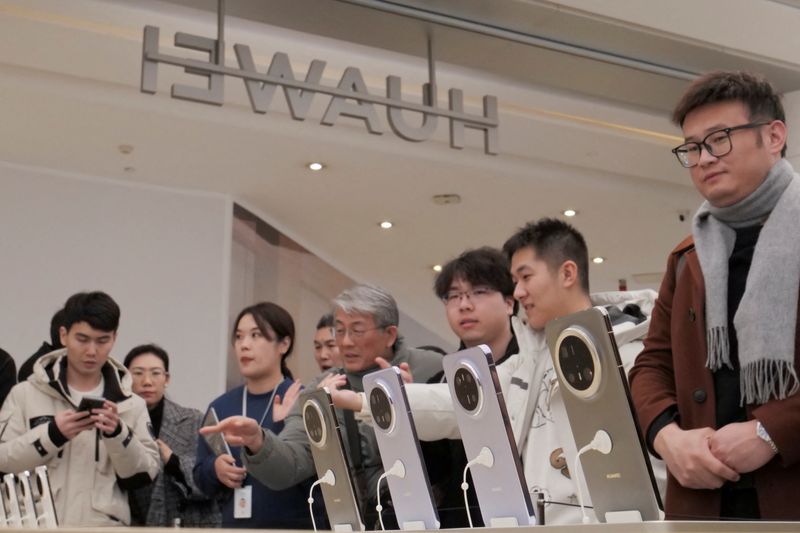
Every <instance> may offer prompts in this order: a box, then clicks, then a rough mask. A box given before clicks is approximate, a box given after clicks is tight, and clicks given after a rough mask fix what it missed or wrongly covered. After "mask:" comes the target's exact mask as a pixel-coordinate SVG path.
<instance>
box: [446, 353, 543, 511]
mask: <svg viewBox="0 0 800 533" xmlns="http://www.w3.org/2000/svg"><path fill="white" fill-rule="evenodd" d="M442 365H443V367H444V372H445V375H446V376H447V385H448V386H449V388H450V395H451V397H452V401H453V408H454V410H455V414H456V421H457V422H458V428H459V430H460V432H461V439H462V442H463V443H464V450H465V451H466V454H467V459H469V460H473V459H475V458H476V457H478V456H479V454H481V451H482V450H483V448H488V450H489V452H490V453H491V456H492V466H484V465H481V464H476V465H474V466H472V467H471V468H470V472H471V473H472V479H473V481H474V483H475V493H476V494H477V496H478V504H479V506H480V509H481V515H483V521H484V523H485V524H488V525H490V526H491V527H503V526H528V525H534V524H535V523H536V520H535V517H534V509H533V504H532V503H531V498H530V494H529V493H528V486H527V484H526V483H525V475H524V473H523V470H522V462H521V461H520V457H519V452H518V450H517V443H516V441H515V440H514V433H513V431H512V430H511V424H510V422H509V419H508V412H507V410H506V405H505V400H504V399H503V393H502V391H501V390H500V383H499V381H498V379H497V371H496V369H495V365H494V360H493V358H492V352H491V350H490V349H489V347H488V346H486V345H485V344H482V345H480V346H476V347H473V348H468V349H466V350H462V351H460V352H456V353H453V354H450V355H446V356H445V357H444V359H443V360H442Z"/></svg>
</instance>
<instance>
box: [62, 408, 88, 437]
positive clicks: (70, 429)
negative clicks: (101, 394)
mask: <svg viewBox="0 0 800 533" xmlns="http://www.w3.org/2000/svg"><path fill="white" fill-rule="evenodd" d="M55 420H56V427H57V428H58V430H59V431H60V432H61V434H62V435H64V436H65V437H66V438H67V439H68V440H72V439H73V438H75V436H77V435H78V433H80V432H81V431H86V430H87V429H93V428H94V420H92V417H91V416H90V415H89V413H87V412H86V411H78V412H76V411H74V410H72V409H67V410H66V411H61V412H60V413H58V414H57V415H56V418H55Z"/></svg>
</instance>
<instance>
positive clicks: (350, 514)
mask: <svg viewBox="0 0 800 533" xmlns="http://www.w3.org/2000/svg"><path fill="white" fill-rule="evenodd" d="M300 405H301V406H302V413H303V424H304V426H305V429H306V434H307V435H308V440H309V441H310V442H311V455H312V457H313V458H314V466H315V467H316V469H317V476H318V477H319V478H323V477H324V476H325V475H326V474H327V472H328V471H329V470H330V472H331V473H332V474H333V479H334V484H333V485H329V484H327V483H321V484H320V488H321V490H322V497H323V499H324V500H325V510H326V511H327V513H328V520H329V521H330V524H331V528H332V529H333V530H334V531H345V530H348V529H349V530H352V531H364V524H363V522H362V521H361V512H360V511H359V507H358V500H357V499H356V493H355V490H354V485H353V480H352V478H351V477H350V465H349V463H348V461H347V457H346V456H345V454H344V444H343V442H342V434H341V431H340V428H339V421H338V420H337V418H336V412H335V411H334V408H333V402H332V401H331V396H330V394H329V393H328V389H327V388H322V389H316V390H311V391H306V392H304V393H302V394H301V395H300Z"/></svg>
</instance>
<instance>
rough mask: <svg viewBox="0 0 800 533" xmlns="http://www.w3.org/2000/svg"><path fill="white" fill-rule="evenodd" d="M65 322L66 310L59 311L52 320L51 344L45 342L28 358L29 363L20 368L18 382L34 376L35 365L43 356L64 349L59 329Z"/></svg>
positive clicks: (26, 362)
mask: <svg viewBox="0 0 800 533" xmlns="http://www.w3.org/2000/svg"><path fill="white" fill-rule="evenodd" d="M63 322H64V310H63V309H59V310H58V311H56V312H55V314H54V315H53V317H52V318H51V319H50V342H49V343H48V342H46V341H45V342H43V343H42V345H41V346H39V349H38V350H36V352H35V353H34V354H33V355H32V356H30V357H28V359H27V361H25V362H24V363H22V366H20V367H19V374H18V375H17V381H25V380H26V379H28V376H30V375H31V374H33V365H34V364H35V363H36V361H37V360H38V359H39V358H40V357H41V356H43V355H44V354H48V353H50V352H52V351H53V350H58V349H59V348H63V347H64V346H63V345H62V344H61V335H60V333H59V329H60V328H61V326H63V325H64V324H63Z"/></svg>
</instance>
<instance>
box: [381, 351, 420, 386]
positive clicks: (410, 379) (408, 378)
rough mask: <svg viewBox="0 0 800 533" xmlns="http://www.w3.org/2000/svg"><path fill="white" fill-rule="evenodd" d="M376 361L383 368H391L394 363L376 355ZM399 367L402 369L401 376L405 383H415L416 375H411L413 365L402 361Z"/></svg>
mask: <svg viewBox="0 0 800 533" xmlns="http://www.w3.org/2000/svg"><path fill="white" fill-rule="evenodd" d="M375 363H377V365H378V366H379V367H381V369H384V368H389V367H390V366H392V363H390V362H389V361H387V360H386V359H384V358H383V357H376V358H375ZM397 368H399V369H400V377H401V378H402V379H403V383H405V384H406V385H408V384H409V383H414V376H413V375H411V367H410V366H408V363H400V364H399V365H397Z"/></svg>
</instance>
